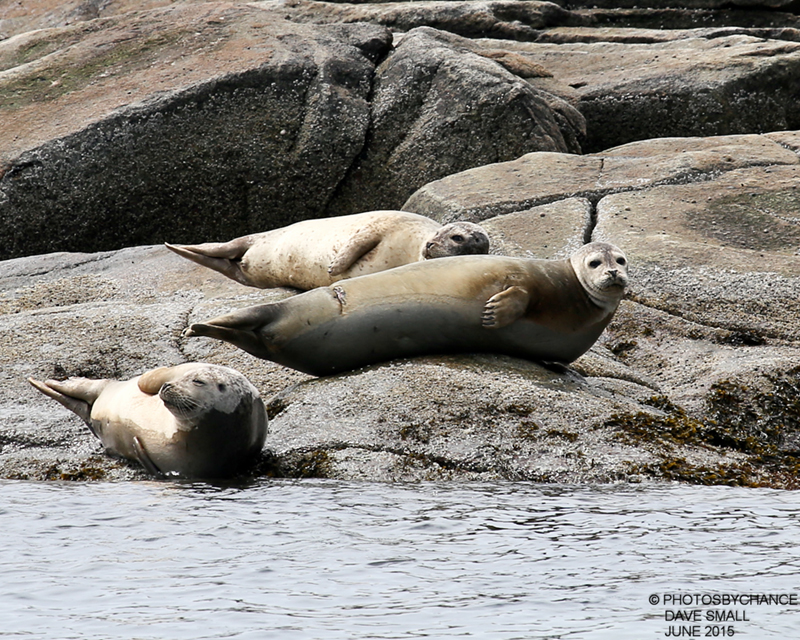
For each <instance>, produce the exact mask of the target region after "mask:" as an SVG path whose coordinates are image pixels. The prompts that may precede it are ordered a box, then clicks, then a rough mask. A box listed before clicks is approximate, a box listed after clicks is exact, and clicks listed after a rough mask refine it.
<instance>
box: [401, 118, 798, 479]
mask: <svg viewBox="0 0 800 640" xmlns="http://www.w3.org/2000/svg"><path fill="white" fill-rule="evenodd" d="M798 149H800V132H777V133H774V134H768V135H763V136H756V135H747V136H724V137H719V138H704V139H699V138H688V139H679V138H675V139H659V140H652V141H643V142H638V143H632V144H629V145H623V146H621V147H617V148H614V149H609V150H608V151H607V152H604V153H602V154H594V155H592V156H581V157H575V156H568V155H559V154H531V155H529V156H526V157H524V158H521V159H520V160H519V161H516V162H513V163H501V164H498V165H495V166H487V167H482V168H481V169H474V170H471V171H468V172H464V173H462V174H459V175H456V176H451V177H449V178H448V179H446V180H443V181H439V182H438V183H434V184H433V185H428V186H427V187H426V188H425V189H423V190H421V191H420V193H419V194H416V195H415V197H419V199H418V200H416V202H417V203H418V204H419V203H421V202H427V203H428V204H430V205H431V206H432V209H431V210H429V211H428V214H429V215H433V216H434V217H436V216H437V215H439V216H441V217H442V218H443V219H445V218H447V217H448V216H451V215H457V214H456V212H457V211H458V212H459V213H460V214H461V215H467V217H473V219H483V217H484V216H488V215H491V213H493V212H496V211H498V210H501V211H510V210H511V209H513V208H514V207H515V204H514V203H511V202H509V200H510V199H509V198H507V197H506V196H507V194H508V193H510V192H513V193H516V194H517V196H518V199H517V202H516V207H518V208H519V211H518V212H510V213H505V214H504V215H502V216H499V217H495V218H489V219H488V220H486V221H485V222H484V223H482V224H484V225H485V226H486V227H487V228H488V229H500V230H501V232H502V233H503V237H502V238H501V243H503V244H501V245H499V247H500V250H504V249H505V248H506V246H508V245H507V244H505V243H507V240H506V235H511V233H513V231H509V232H504V231H503V227H504V224H507V223H505V221H506V220H515V219H525V217H530V218H534V216H535V212H536V211H537V210H544V208H545V207H547V216H549V217H551V218H554V220H553V222H552V223H551V224H552V226H551V227H550V229H549V230H550V231H551V232H553V233H552V235H547V234H545V233H542V232H541V230H540V231H539V233H537V232H536V230H535V229H531V232H530V233H528V234H525V235H522V234H519V231H518V229H519V227H516V229H517V231H516V233H517V234H518V235H513V236H512V237H513V238H514V241H515V244H514V245H512V250H515V251H520V250H521V249H522V247H524V251H525V252H526V253H530V254H532V255H547V253H548V252H549V251H551V250H552V249H551V245H552V243H553V240H554V236H555V240H556V244H559V243H561V244H565V243H566V241H567V240H568V239H569V238H574V237H575V231H574V230H573V229H574V225H575V224H576V222H577V220H578V219H580V217H581V216H580V215H579V214H578V211H579V210H580V203H582V202H583V203H586V202H591V203H594V209H593V211H592V213H591V216H590V218H591V223H590V225H589V226H588V227H587V228H586V229H585V231H586V232H587V233H590V235H591V239H593V240H606V241H611V242H615V243H617V244H619V245H620V246H621V247H622V248H623V249H624V250H625V252H626V253H627V255H628V258H629V260H630V264H631V274H632V277H631V287H630V291H629V295H628V298H629V300H627V301H625V302H623V305H622V307H621V309H620V312H619V313H618V315H617V317H616V318H615V320H614V321H613V322H612V324H611V325H610V326H609V328H608V330H607V332H606V334H604V336H603V337H602V338H601V341H600V344H599V345H597V346H596V347H595V349H594V350H593V352H594V353H595V354H597V353H598V350H601V349H602V348H603V347H605V348H607V349H608V350H609V351H610V352H611V353H613V354H614V358H613V360H615V361H616V362H618V363H624V364H625V365H627V367H628V368H629V371H634V372H636V374H639V375H641V376H642V377H641V378H637V379H636V380H637V384H643V385H644V386H648V387H650V388H654V389H657V390H658V394H657V396H658V397H657V398H656V400H653V401H652V402H651V404H653V405H654V406H657V407H660V408H661V409H663V410H664V411H665V414H664V416H660V417H657V418H655V419H654V418H653V417H652V416H646V415H643V414H640V413H639V412H638V411H633V412H626V413H624V414H620V415H617V416H615V417H614V418H613V419H611V420H604V421H603V428H606V427H609V426H612V425H616V426H617V427H619V428H620V429H621V430H622V432H625V433H627V434H628V435H629V436H631V437H634V436H636V437H637V438H638V437H642V438H644V439H645V440H647V441H648V442H651V440H650V436H652V437H653V438H654V440H653V441H655V442H660V443H662V444H664V443H667V442H669V443H671V444H672V446H673V447H674V449H673V454H668V453H667V450H661V451H660V452H659V453H658V454H657V458H658V461H657V462H656V463H653V462H648V463H646V464H644V466H642V467H641V468H640V471H641V472H642V473H643V474H644V475H645V476H656V477H667V478H672V479H681V480H689V481H693V482H712V483H720V482H723V483H725V482H729V483H734V484H741V483H744V484H749V483H755V484H766V485H769V486H786V487H796V486H797V485H796V481H795V480H794V479H793V478H794V472H793V471H792V469H793V468H794V465H795V460H796V458H795V456H797V455H798V453H800V449H799V448H798V445H799V443H800V409H798V405H797V402H796V397H797V394H798V392H800V368H799V367H798V366H797V362H798V358H800V331H798V327H797V323H796V322H795V318H797V317H798V315H800V307H799V306H798V302H797V301H798V300H800V277H798V273H800V235H798V232H797V226H798V221H797V211H798V210H799V209H800V192H799V191H798V186H797V185H798V184H800V179H799V178H800V173H798V172H800V158H799V157H798V155H797V153H798ZM512 185H513V186H512ZM523 185H529V188H528V190H527V191H526V190H525V188H524V186H523ZM490 192H494V193H496V194H498V195H497V197H496V198H495V200H496V201H495V202H494V203H493V202H492V201H491V198H490V197H489V193H490ZM576 193H577V194H582V197H583V198H585V199H583V200H580V199H576V197H575V194H576ZM422 196H425V198H424V199H423V197H422ZM412 200H414V198H412ZM547 201H552V202H551V203H550V204H548V205H539V206H538V207H533V208H531V204H532V203H535V202H547ZM433 203H436V204H435V206H434V204H433ZM418 208H421V207H418ZM570 212H574V213H570ZM532 214H533V215H532ZM514 228H515V227H513V226H510V227H509V230H512V229H514ZM556 230H560V231H559V232H558V233H555V232H556ZM523 238H524V244H523ZM537 240H538V243H537ZM537 244H538V246H537ZM583 360H584V359H583V358H582V359H581V360H579V361H578V362H577V363H575V367H574V368H575V369H576V370H578V371H582V372H583V373H585V374H587V375H597V373H596V371H594V370H593V369H592V367H591V366H589V367H586V366H585V365H584V364H583ZM604 366H605V365H604ZM614 375H615V377H621V373H620V372H619V371H617V372H616V373H615V374H614ZM622 379H624V378H622ZM654 397H655V396H654ZM637 434H638V435H637ZM648 434H650V436H648ZM687 443H693V444H694V445H696V446H711V447H720V446H721V447H722V448H723V449H725V450H728V451H731V452H738V453H744V454H746V455H745V457H744V458H737V459H736V460H735V462H734V461H733V460H730V461H729V462H728V463H724V464H722V465H716V464H712V465H711V466H709V465H708V464H706V463H702V464H699V465H698V464H697V463H695V462H690V461H689V460H688V458H686V457H685V456H683V454H682V453H679V449H680V447H682V446H683V445H684V444H687Z"/></svg>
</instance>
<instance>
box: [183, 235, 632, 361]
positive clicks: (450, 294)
mask: <svg viewBox="0 0 800 640" xmlns="http://www.w3.org/2000/svg"><path fill="white" fill-rule="evenodd" d="M627 282H628V276H627V261H626V259H625V256H624V254H623V253H622V251H620V250H619V249H618V248H617V247H615V246H613V245H610V244H606V243H597V242H595V243H591V244H587V245H584V246H583V247H581V248H580V249H579V250H578V251H576V252H575V253H574V254H573V255H572V256H570V258H569V259H567V260H530V259H524V258H508V257H502V256H460V257H459V256H457V257H453V258H448V259H447V260H432V261H426V262H418V263H415V264H410V265H406V266H404V267H398V268H396V269H391V270H389V271H383V272H381V273H375V274H372V275H368V276H361V277H359V278H352V279H350V280H344V281H342V282H339V283H337V284H336V285H334V286H330V287H322V288H319V289H314V290H313V291H308V292H306V293H301V294H299V295H297V296H294V297H291V298H287V299H285V300H281V301H280V302H276V303H272V304H264V305H258V306H254V307H248V308H245V309H241V310H239V311H234V312H232V313H229V314H227V315H224V316H220V317H218V318H214V319H213V320H208V321H206V322H202V323H198V324H193V325H191V326H190V327H189V328H188V329H186V330H185V331H184V335H185V336H209V337H211V338H216V339H219V340H224V341H227V342H230V343H232V344H234V345H236V346H237V347H239V348H241V349H244V350H245V351H247V352H249V353H251V354H252V355H254V356H257V357H259V358H264V359H266V360H272V361H274V362H277V363H279V364H282V365H285V366H287V367H291V368H293V369H298V370H299V371H304V372H306V373H310V374H312V375H327V374H332V373H336V372H340V371H346V370H350V369H356V368H358V367H362V366H364V365H367V364H372V363H375V362H383V361H386V360H391V359H394V358H400V357H409V356H417V355H423V354H437V353H457V352H462V353H463V352H473V353H477V352H484V353H500V354H506V355H510V356H516V357H519V358H526V359H529V360H536V361H543V362H558V363H569V362H572V361H573V360H575V359H576V358H578V357H579V356H580V355H582V354H583V353H585V352H586V351H587V350H588V349H589V348H590V347H591V346H592V345H593V344H594V342H595V341H596V340H597V338H598V337H599V336H600V334H601V333H602V331H603V329H605V327H606V326H607V325H608V323H609V322H610V321H611V318H612V316H613V315H614V312H615V311H616V309H617V306H618V305H619V302H620V300H621V299H622V295H623V293H624V289H625V286H626V285H627Z"/></svg>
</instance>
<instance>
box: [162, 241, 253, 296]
mask: <svg viewBox="0 0 800 640" xmlns="http://www.w3.org/2000/svg"><path fill="white" fill-rule="evenodd" d="M252 245H253V240H252V238H251V237H250V236H244V237H242V238H237V239H236V240H231V241H230V242H209V243H207V244H197V245H172V244H168V243H166V242H165V243H164V246H165V247H167V249H169V250H170V251H173V252H175V253H177V254H178V255H179V256H181V257H183V258H186V259H187V260H191V261H192V262H196V263H197V264H199V265H202V266H204V267H208V268H209V269H213V270H214V271H218V272H219V273H221V274H222V275H224V276H227V277H228V278H230V279H231V280H236V282H238V283H240V284H243V285H246V286H249V287H252V286H254V285H253V283H252V282H250V280H249V278H248V277H247V275H246V274H245V273H244V272H243V271H242V268H241V266H240V260H241V258H242V256H243V255H244V254H245V253H246V252H247V250H248V249H249V248H250V247H251V246H252Z"/></svg>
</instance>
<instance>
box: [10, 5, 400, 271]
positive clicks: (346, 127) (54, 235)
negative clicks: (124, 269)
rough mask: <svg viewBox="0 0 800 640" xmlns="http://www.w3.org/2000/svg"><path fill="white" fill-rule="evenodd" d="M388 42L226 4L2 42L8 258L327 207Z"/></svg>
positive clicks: (179, 238) (287, 218) (194, 235)
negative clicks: (378, 59) (377, 65)
mask: <svg viewBox="0 0 800 640" xmlns="http://www.w3.org/2000/svg"><path fill="white" fill-rule="evenodd" d="M390 42H391V36H390V34H389V33H388V31H386V30H385V29H384V28H382V27H378V26H372V25H363V24H362V25H330V26H311V25H300V24H296V23H292V22H288V21H286V20H284V19H283V18H281V17H279V16H276V15H275V14H274V13H271V12H270V11H268V10H266V9H263V8H259V7H256V6H253V5H249V4H238V5H231V4H224V3H188V4H176V5H172V6H169V7H165V8H162V9H154V10H152V11H146V12H132V13H123V14H120V15H118V16H112V17H109V18H101V19H97V20H90V21H82V22H76V23H75V24H73V25H71V26H66V27H60V28H56V29H49V30H40V31H34V32H30V33H26V34H21V35H19V36H15V37H13V38H10V39H8V40H5V41H3V42H0V68H2V69H4V70H5V71H3V73H2V74H0V96H2V99H0V114H2V117H0V220H2V232H0V235H1V236H2V239H3V243H2V244H3V249H2V250H0V258H8V257H13V256H19V255H25V254H32V253H48V252H51V251H55V250H68V251H82V250H89V251H97V250H105V249H112V248H119V247H121V246H131V245H137V244H150V243H154V242H159V241H164V240H171V241H173V242H201V241H205V240H209V239H226V238H231V237H235V236H237V235H243V234H244V233H246V232H249V231H261V230H265V229H267V228H271V227H274V226H281V225H284V224H287V223H290V222H293V221H296V220H299V219H302V218H306V217H318V216H319V215H321V213H322V212H323V211H324V209H325V206H326V204H327V202H328V200H329V199H330V197H331V195H332V193H333V191H334V189H335V188H336V187H337V185H338V184H339V183H340V182H341V180H342V179H343V177H344V175H345V173H346V171H347V169H348V168H349V166H350V165H351V163H352V161H353V159H354V158H355V156H356V155H357V154H358V153H359V152H360V151H361V148H362V145H363V142H364V135H365V134H366V129H367V125H368V123H369V104H368V94H369V91H370V88H371V84H372V74H373V72H374V59H375V58H376V56H380V55H381V54H382V53H385V52H386V51H388V48H389V46H390Z"/></svg>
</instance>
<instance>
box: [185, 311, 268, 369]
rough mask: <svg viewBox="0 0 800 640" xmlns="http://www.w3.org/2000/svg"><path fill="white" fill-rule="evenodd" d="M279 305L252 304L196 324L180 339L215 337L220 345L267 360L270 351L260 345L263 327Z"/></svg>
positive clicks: (262, 337)
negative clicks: (223, 343)
mask: <svg viewBox="0 0 800 640" xmlns="http://www.w3.org/2000/svg"><path fill="white" fill-rule="evenodd" d="M279 304H280V303H272V304H261V305H256V306H254V307H247V308H245V309H240V310H239V311H234V312H232V313H228V314H226V315H224V316H219V317H218V318H212V319H211V320H207V321H206V322H197V323H195V324H193V325H191V326H189V327H188V328H187V329H185V330H184V332H183V336H184V337H185V338H191V337H194V336H205V337H208V338H216V339H217V340H222V341H223V342H230V343H231V344H232V345H234V346H237V347H239V348H240V349H242V350H244V351H247V353H249V354H251V355H254V356H256V357H257V358H264V359H265V360H271V359H272V358H271V356H270V351H269V350H268V349H267V347H266V345H265V344H264V340H265V333H266V332H264V331H263V328H264V327H266V326H268V325H269V324H270V323H271V322H272V321H273V320H274V319H275V317H276V316H277V314H278V305H279Z"/></svg>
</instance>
